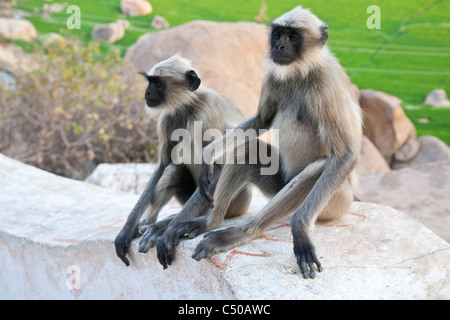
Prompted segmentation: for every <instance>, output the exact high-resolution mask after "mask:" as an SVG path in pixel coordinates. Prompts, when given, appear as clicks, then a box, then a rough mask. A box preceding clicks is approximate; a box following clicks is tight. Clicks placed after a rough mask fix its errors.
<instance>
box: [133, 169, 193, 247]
mask: <svg viewBox="0 0 450 320" xmlns="http://www.w3.org/2000/svg"><path fill="white" fill-rule="evenodd" d="M195 188H196V185H195V181H194V179H193V178H192V175H191V173H190V171H189V169H188V168H187V167H185V166H183V165H178V166H176V165H174V164H171V165H170V166H168V167H167V168H166V170H165V171H164V175H163V177H162V178H161V179H160V181H159V182H158V184H157V186H156V189H155V196H154V198H153V200H152V202H151V206H150V212H149V216H148V218H147V219H145V220H144V222H143V223H141V224H140V226H139V233H140V234H142V235H143V236H142V239H141V240H140V242H139V252H147V251H148V249H150V248H152V247H153V246H154V245H155V244H156V242H157V241H158V240H159V239H160V238H161V236H162V235H163V234H164V232H165V231H166V228H167V226H168V225H169V223H170V222H171V221H172V219H174V217H175V216H176V215H171V216H169V217H167V218H166V219H164V220H161V221H158V222H156V223H154V222H155V220H156V218H157V216H158V214H159V212H160V211H161V209H162V208H163V207H164V206H165V205H166V204H167V202H169V200H170V199H171V198H172V197H173V196H175V197H176V198H177V200H178V201H179V202H181V203H182V204H184V203H185V202H186V201H187V199H189V197H190V196H191V195H192V193H193V192H194V191H195Z"/></svg>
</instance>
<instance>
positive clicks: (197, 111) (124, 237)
mask: <svg viewBox="0 0 450 320" xmlns="http://www.w3.org/2000/svg"><path fill="white" fill-rule="evenodd" d="M192 70H193V69H192V67H191V64H190V62H189V61H188V60H186V59H183V58H181V57H180V56H178V55H176V56H173V57H171V58H169V59H167V60H165V61H162V62H160V63H158V64H157V65H155V66H154V67H153V68H152V69H151V70H150V71H149V72H148V73H147V75H148V76H158V77H161V78H162V79H164V82H165V83H166V84H167V85H166V92H165V99H164V103H163V104H161V105H159V106H157V107H154V108H147V109H148V110H151V112H155V111H156V112H157V113H159V120H158V127H157V130H158V138H159V164H158V168H157V169H156V172H155V173H154V175H153V176H152V178H151V179H150V181H149V183H148V184H147V186H146V188H145V190H144V192H143V193H142V195H141V196H140V198H139V200H138V202H137V203H136V205H135V206H134V208H133V210H132V211H131V213H130V215H129V216H128V218H127V221H126V223H125V225H124V227H123V228H122V230H121V231H120V233H119V234H118V235H117V237H116V239H115V247H116V253H117V255H118V256H119V258H120V259H122V261H123V262H124V263H125V264H126V265H129V264H130V262H129V260H128V258H127V257H126V254H127V251H128V247H129V245H130V243H131V241H132V239H133V238H134V237H135V236H136V235H139V233H138V229H139V230H140V231H142V232H143V233H144V237H143V238H142V240H141V243H140V251H142V252H146V251H147V250H148V249H149V248H150V247H153V246H154V245H155V243H156V242H157V241H159V240H160V239H161V238H162V236H163V234H164V232H165V231H166V228H168V227H169V226H170V225H171V222H173V224H175V223H179V222H181V221H184V220H186V219H190V218H194V217H197V216H198V215H204V214H206V213H207V211H208V209H209V207H210V204H209V203H208V202H207V201H204V199H203V198H202V197H201V195H200V194H199V192H198V190H197V191H196V189H197V181H198V178H199V175H200V168H201V164H195V163H189V164H177V165H175V164H174V163H173V159H172V158H171V151H172V149H173V148H174V146H175V145H176V142H173V141H171V136H172V133H173V132H174V131H175V130H176V129H180V128H184V129H187V130H188V131H189V132H190V133H191V136H193V135H194V123H196V121H201V122H202V128H201V131H202V133H203V132H205V131H206V130H207V129H209V128H213V129H218V130H220V131H222V132H226V130H227V129H229V128H233V127H234V126H236V125H237V124H238V123H240V122H241V121H242V120H243V119H244V117H243V115H242V113H241V112H240V111H239V110H238V109H237V107H236V106H235V105H234V104H233V103H232V102H231V100H229V99H228V98H226V97H224V96H222V95H220V94H219V93H217V92H214V91H212V90H210V89H208V88H206V87H203V86H200V87H199V88H198V89H197V90H195V91H192V88H189V86H188V84H187V81H186V74H188V73H192V72H191V71H192ZM194 74H195V73H194ZM144 75H145V74H144ZM198 82H199V81H198ZM203 146H204V145H202V146H200V149H199V150H201V147H203ZM192 148H193V149H192V150H194V151H195V148H194V147H193V146H192ZM218 174H220V168H219V171H218ZM216 180H217V179H216ZM246 195H247V197H249V196H250V194H249V193H246ZM172 196H175V197H176V198H177V200H178V201H180V202H181V203H182V204H185V203H186V209H185V210H182V211H181V213H180V214H179V215H177V216H176V218H174V217H171V218H169V219H166V220H164V221H162V222H158V223H155V221H156V219H157V217H158V213H159V211H160V210H161V208H162V207H163V206H164V205H165V204H166V203H167V202H168V201H169V200H170V199H171V198H172ZM242 201H243V202H244V203H245V201H248V199H242ZM246 208H247V207H246V206H245V205H244V207H243V208H242V209H241V211H239V210H236V208H230V210H231V211H230V213H232V214H233V215H238V214H243V213H245V211H246ZM141 218H143V219H142V221H141V222H140V220H141ZM172 253H173V252H172ZM158 256H160V254H159V255H158ZM161 256H167V254H161ZM169 261H171V258H170V259H169ZM164 263H165V262H164ZM164 263H163V265H164Z"/></svg>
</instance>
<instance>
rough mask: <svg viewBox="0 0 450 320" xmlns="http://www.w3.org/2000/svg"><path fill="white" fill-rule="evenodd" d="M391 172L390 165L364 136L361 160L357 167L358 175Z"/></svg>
mask: <svg viewBox="0 0 450 320" xmlns="http://www.w3.org/2000/svg"><path fill="white" fill-rule="evenodd" d="M388 171H391V168H390V167H389V164H388V163H387V162H386V160H385V159H384V157H383V155H382V154H381V153H380V151H378V149H377V148H376V147H375V146H374V145H373V143H372V142H371V141H370V140H369V139H368V138H367V137H366V136H363V139H362V143H361V158H360V160H359V162H358V165H357V167H356V172H357V174H358V175H365V174H374V173H385V172H388Z"/></svg>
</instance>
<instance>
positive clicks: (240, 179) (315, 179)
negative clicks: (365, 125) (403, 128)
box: [179, 6, 362, 278]
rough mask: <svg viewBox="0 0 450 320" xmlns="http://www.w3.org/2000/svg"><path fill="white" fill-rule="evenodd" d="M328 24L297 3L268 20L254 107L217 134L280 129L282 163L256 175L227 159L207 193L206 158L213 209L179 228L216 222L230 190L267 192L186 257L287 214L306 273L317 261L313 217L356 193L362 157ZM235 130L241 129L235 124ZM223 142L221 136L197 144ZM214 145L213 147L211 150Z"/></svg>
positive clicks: (353, 107) (328, 216)
mask: <svg viewBox="0 0 450 320" xmlns="http://www.w3.org/2000/svg"><path fill="white" fill-rule="evenodd" d="M327 39H328V26H327V25H326V24H324V23H323V22H322V21H321V20H319V18H318V17H317V16H315V15H314V14H313V13H311V11H309V10H308V9H303V8H302V7H300V6H299V7H296V8H294V9H293V10H291V11H289V12H287V13H285V14H284V15H282V16H281V17H279V18H277V19H275V20H274V21H273V22H272V23H271V25H270V48H269V50H268V54H267V59H266V60H267V69H266V72H265V75H264V78H263V83H262V88H261V97H260V102H259V105H258V110H257V113H256V114H255V115H254V116H253V117H250V118H249V119H247V120H245V121H244V122H242V123H241V124H240V125H238V126H237V127H236V128H235V130H234V131H231V132H229V133H227V134H226V135H225V136H224V137H223V138H222V140H224V139H231V138H237V139H240V132H242V130H244V131H245V130H248V129H256V130H259V129H269V128H273V129H278V134H279V156H280V168H281V170H279V172H278V173H277V174H275V175H261V174H260V170H259V169H260V166H258V165H225V166H224V167H223V169H222V172H221V177H220V180H219V182H218V183H217V186H216V187H215V193H214V199H212V196H211V192H210V191H209V187H210V186H211V181H212V177H213V174H214V166H213V165H212V164H211V163H204V164H203V166H202V174H201V177H200V180H199V188H200V192H201V193H202V195H203V196H204V197H205V198H206V199H207V200H208V201H214V207H213V209H212V211H211V212H210V213H209V214H208V215H206V216H202V217H198V218H196V219H192V220H191V221H186V222H184V223H182V224H181V225H180V227H179V228H180V230H182V232H192V231H193V230H197V229H200V230H202V231H205V230H212V229H215V228H217V227H218V226H219V225H220V224H221V222H222V221H223V217H224V214H225V209H226V207H227V204H228V203H229V202H230V200H231V199H232V196H233V195H235V192H236V190H238V189H240V188H242V187H244V186H247V185H248V184H250V183H252V184H255V185H256V186H258V187H259V188H260V189H261V190H262V191H263V192H264V193H266V194H269V195H271V196H272V198H271V200H270V201H269V202H268V204H267V205H266V206H265V207H264V208H263V209H262V211H261V212H259V213H258V214H257V215H256V216H255V217H253V218H251V219H250V220H249V221H248V222H247V223H244V224H242V225H238V226H232V227H229V228H225V229H221V230H214V231H210V232H208V233H206V234H205V236H204V238H203V239H202V241H200V243H199V244H198V245H197V247H196V249H195V252H194V254H193V255H192V257H193V258H194V259H196V260H200V259H202V258H207V257H210V256H211V255H213V254H214V253H217V252H221V251H225V250H228V249H230V248H232V247H234V246H237V245H239V244H242V243H245V242H247V241H249V240H251V239H254V238H256V237H258V236H260V235H261V234H262V233H263V232H264V230H265V229H266V228H268V227H269V226H270V224H272V223H274V222H275V221H276V220H278V219H280V218H283V217H285V216H287V215H289V214H291V213H293V215H292V235H293V242H294V254H295V256H296V259H297V263H298V265H299V268H300V271H301V273H302V275H303V277H304V278H314V277H315V274H316V272H315V270H316V269H317V271H319V272H321V271H322V266H321V264H320V261H319V259H318V258H317V256H316V253H315V248H314V245H313V243H312V241H311V236H310V235H311V231H312V228H313V226H314V224H315V222H316V221H317V220H319V221H327V220H334V219H338V218H340V217H342V216H343V215H344V214H345V213H346V212H348V210H349V208H350V205H351V203H352V201H353V199H354V188H355V186H356V183H357V181H356V176H355V172H354V168H355V164H356V163H357V161H358V159H359V156H360V146H361V139H362V113H361V109H360V106H359V104H358V101H357V99H356V95H355V93H354V91H353V90H352V88H351V83H350V81H349V78H348V76H347V74H346V72H345V71H344V69H343V68H342V67H341V65H340V64H339V62H338V61H337V59H336V58H335V57H334V56H333V54H332V53H331V52H330V51H329V49H328V47H327V45H326V42H327ZM238 129H239V130H238ZM221 144H222V141H221V139H218V140H215V141H214V142H213V143H211V144H210V145H208V146H207V147H205V148H204V149H203V153H204V155H205V154H209V153H210V150H212V149H213V148H217V147H218V146H220V145H221ZM216 152H217V151H216Z"/></svg>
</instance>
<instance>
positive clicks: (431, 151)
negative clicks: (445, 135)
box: [392, 136, 450, 169]
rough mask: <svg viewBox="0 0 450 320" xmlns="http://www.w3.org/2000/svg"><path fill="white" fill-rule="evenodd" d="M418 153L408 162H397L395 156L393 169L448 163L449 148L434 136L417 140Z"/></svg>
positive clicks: (449, 159) (449, 156)
mask: <svg viewBox="0 0 450 320" xmlns="http://www.w3.org/2000/svg"><path fill="white" fill-rule="evenodd" d="M417 143H418V144H419V146H418V149H419V150H418V152H417V154H416V155H415V156H414V157H413V158H412V159H409V161H397V159H396V157H397V154H396V156H395V159H394V162H393V163H392V168H393V169H402V168H407V167H411V166H415V165H422V164H427V163H431V162H437V161H450V148H449V147H448V146H447V145H446V144H445V143H444V142H443V141H441V140H440V139H439V138H436V137H434V136H421V137H419V138H418V139H417Z"/></svg>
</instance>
